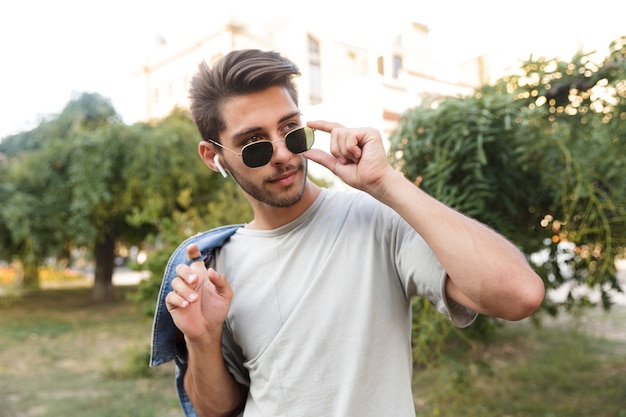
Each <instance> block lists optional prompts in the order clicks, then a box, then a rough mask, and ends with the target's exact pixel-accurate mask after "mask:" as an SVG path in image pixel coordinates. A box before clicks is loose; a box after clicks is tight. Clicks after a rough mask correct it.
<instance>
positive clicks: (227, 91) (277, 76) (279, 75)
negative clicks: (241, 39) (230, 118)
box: [189, 49, 300, 142]
mask: <svg viewBox="0 0 626 417" xmlns="http://www.w3.org/2000/svg"><path fill="white" fill-rule="evenodd" d="M298 75H300V71H299V69H298V67H297V66H296V65H295V64H294V63H293V62H291V61H289V60H288V59H286V58H284V57H282V56H281V55H280V54H279V53H277V52H272V51H267V52H266V51H260V50H258V49H245V50H239V51H232V52H230V53H228V54H227V55H225V56H224V57H222V58H220V59H219V60H218V61H217V62H216V63H215V65H214V66H213V68H212V69H211V68H209V66H208V65H207V63H206V62H205V61H202V62H201V63H200V65H199V66H198V72H197V73H196V74H195V75H194V77H193V78H192V80H191V87H190V89H189V98H190V100H191V106H190V110H191V117H192V118H193V120H194V122H195V123H196V126H197V127H198V130H199V131H200V135H201V136H202V139H204V140H209V139H212V140H215V141H218V142H219V141H220V138H219V134H220V132H222V131H223V130H224V129H225V128H226V123H225V121H224V119H223V117H222V112H221V107H222V104H223V102H224V101H225V100H227V99H229V98H232V97H236V96H240V95H245V94H250V93H256V92H259V91H263V90H265V89H267V88H269V87H274V86H282V87H285V88H286V89H287V91H288V92H289V95H290V96H291V98H292V99H293V101H294V103H295V104H296V106H297V105H298V92H297V90H296V86H295V84H294V82H293V78H294V77H295V76H298Z"/></svg>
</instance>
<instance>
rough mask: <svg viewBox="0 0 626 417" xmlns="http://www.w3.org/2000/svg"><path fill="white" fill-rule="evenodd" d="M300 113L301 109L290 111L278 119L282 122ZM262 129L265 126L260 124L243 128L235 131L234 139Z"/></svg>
mask: <svg viewBox="0 0 626 417" xmlns="http://www.w3.org/2000/svg"><path fill="white" fill-rule="evenodd" d="M298 115H301V113H300V111H299V110H298V111H294V112H293V113H289V114H287V115H285V116H283V117H281V118H280V119H278V123H282V122H284V121H287V120H289V119H291V118H292V117H295V116H298ZM262 130H263V128H262V127H260V126H258V127H257V126H255V127H250V128H248V129H245V130H242V131H240V132H237V133H234V134H233V138H234V139H238V138H241V137H242V136H246V135H249V134H251V133H255V132H260V131H262Z"/></svg>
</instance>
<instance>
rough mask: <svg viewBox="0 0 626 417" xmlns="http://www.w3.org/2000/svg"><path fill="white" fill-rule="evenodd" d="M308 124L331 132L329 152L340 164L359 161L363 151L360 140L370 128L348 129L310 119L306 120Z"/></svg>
mask: <svg viewBox="0 0 626 417" xmlns="http://www.w3.org/2000/svg"><path fill="white" fill-rule="evenodd" d="M308 125H309V127H311V128H313V129H316V130H321V131H324V132H328V133H330V134H331V137H330V153H331V154H332V155H333V156H334V157H335V158H336V159H337V162H339V163H340V164H342V165H345V164H348V163H358V162H359V160H360V159H361V155H362V152H363V151H362V149H361V148H362V146H363V143H362V141H363V139H364V138H365V137H366V135H367V133H368V132H369V131H371V130H372V129H369V128H359V129H354V128H351V129H348V128H345V127H344V126H342V125H340V124H339V123H334V122H327V121H324V120H316V121H311V122H308ZM307 156H308V155H307ZM316 162H317V161H316ZM325 166H326V165H325Z"/></svg>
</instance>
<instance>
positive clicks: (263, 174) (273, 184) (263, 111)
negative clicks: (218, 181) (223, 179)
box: [220, 87, 307, 207]
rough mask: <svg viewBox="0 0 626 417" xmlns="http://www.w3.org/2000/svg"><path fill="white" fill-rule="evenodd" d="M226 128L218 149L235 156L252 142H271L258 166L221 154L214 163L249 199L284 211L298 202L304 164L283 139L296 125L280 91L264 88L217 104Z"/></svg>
mask: <svg viewBox="0 0 626 417" xmlns="http://www.w3.org/2000/svg"><path fill="white" fill-rule="evenodd" d="M222 117H223V118H224V121H225V123H226V129H224V131H222V132H221V134H220V139H221V143H222V145H224V146H225V147H228V148H230V149H232V150H234V151H236V152H241V148H242V147H243V146H244V145H246V144H248V143H251V142H253V141H256V140H269V141H271V142H275V143H274V153H273V154H272V158H271V160H270V161H269V162H268V163H267V164H266V165H264V166H262V167H259V168H250V167H248V166H246V165H245V164H244V163H243V159H242V158H241V156H238V155H235V154H234V153H232V152H228V151H224V152H222V153H221V155H220V161H221V162H222V164H223V165H224V166H225V167H226V169H227V170H228V171H229V172H230V173H231V175H232V176H233V178H234V179H235V181H237V183H238V184H239V186H240V187H241V188H242V189H243V191H245V192H246V193H247V194H248V195H249V196H250V197H252V198H253V199H255V200H257V201H259V202H261V203H264V204H267V205H270V206H273V207H289V206H291V205H293V204H295V203H297V202H298V201H300V199H301V198H302V195H303V193H304V185H305V183H306V172H307V160H306V158H304V157H303V156H302V155H295V154H293V153H291V151H289V150H288V149H287V147H286V146H285V142H283V139H284V138H285V135H286V134H287V133H288V132H290V131H291V130H293V129H295V128H297V127H300V126H302V120H301V117H300V111H299V109H298V107H297V106H296V104H295V103H294V102H293V100H292V99H291V96H290V95H289V93H288V92H287V90H286V89H284V88H282V87H270V88H268V89H267V90H263V91H261V92H258V93H253V94H248V95H243V96H238V97H234V98H231V99H229V100H228V101H226V102H225V103H224V104H223V106H222Z"/></svg>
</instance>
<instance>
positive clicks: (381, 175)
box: [304, 121, 395, 194]
mask: <svg viewBox="0 0 626 417" xmlns="http://www.w3.org/2000/svg"><path fill="white" fill-rule="evenodd" d="M308 125H309V126H310V127H312V128H313V129H316V130H321V131H324V132H328V133H330V154H328V153H326V152H324V151H322V150H320V149H311V150H309V151H307V152H306V153H304V156H305V157H306V158H308V159H310V160H312V161H315V162H317V163H318V164H320V165H322V166H324V167H326V168H328V169H329V170H330V171H331V172H333V173H334V174H335V175H337V176H338V177H339V178H340V179H341V180H342V181H343V182H345V183H346V184H348V185H350V186H351V187H354V188H357V189H360V190H363V191H366V192H368V193H370V194H376V193H377V192H382V190H380V188H381V187H383V182H384V181H385V180H386V179H387V178H390V177H392V174H393V173H395V171H394V170H393V168H392V167H391V166H390V165H389V163H388V161H387V154H386V152H385V148H384V146H383V143H382V139H381V136H380V132H379V131H378V130H376V129H373V128H368V127H364V128H345V127H343V126H342V125H340V124H338V123H333V122H326V121H312V122H309V123H308Z"/></svg>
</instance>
